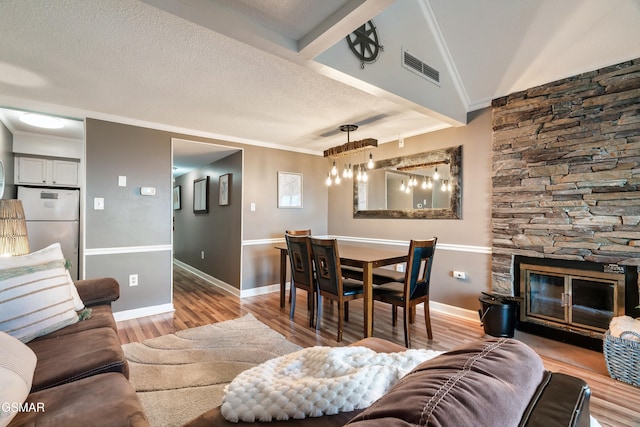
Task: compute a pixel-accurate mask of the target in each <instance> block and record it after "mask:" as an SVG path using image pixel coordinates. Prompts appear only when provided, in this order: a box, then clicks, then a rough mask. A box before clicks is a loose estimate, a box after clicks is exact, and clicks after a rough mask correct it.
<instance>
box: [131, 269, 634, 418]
mask: <svg viewBox="0 0 640 427" xmlns="http://www.w3.org/2000/svg"><path fill="white" fill-rule="evenodd" d="M298 292H299V293H298V304H297V307H296V313H295V316H294V318H293V320H290V319H289V305H288V304H287V305H286V307H284V308H280V306H279V295H278V294H277V293H272V294H268V295H262V296H256V297H251V298H243V299H242V300H241V299H239V298H238V297H235V296H232V295H230V294H228V293H226V292H223V291H221V290H219V289H218V288H216V287H214V286H212V285H210V284H209V283H207V282H206V281H204V280H202V279H200V278H198V277H195V276H193V275H191V274H189V273H188V272H187V271H185V270H183V269H181V268H179V267H178V266H174V297H173V304H174V306H175V309H176V310H175V312H174V313H173V314H163V315H156V316H149V317H144V318H140V319H135V320H128V321H122V322H118V329H119V332H118V333H119V336H120V340H121V341H122V343H128V342H136V341H143V340H145V339H147V338H152V337H156V336H160V335H164V334H169V333H173V332H176V331H178V330H182V329H187V328H192V327H196V326H201V325H206V324H209V323H215V322H221V321H223V320H229V319H235V318H238V317H241V316H243V315H245V314H247V313H251V314H253V315H254V316H255V317H256V318H257V319H258V320H260V321H262V322H263V323H265V324H267V325H268V326H269V327H271V328H272V329H274V330H276V331H278V332H280V333H281V334H283V335H284V336H286V337H287V339H289V340H290V341H292V342H295V343H297V344H299V345H301V346H303V347H309V346H314V345H326V346H337V345H347V344H350V343H352V342H355V341H357V340H359V339H361V338H362V331H363V328H362V325H363V318H362V302H361V301H352V302H351V303H350V310H349V321H348V322H346V323H345V330H344V337H343V341H342V342H341V343H337V342H336V340H335V339H336V331H337V320H336V313H337V310H335V306H332V305H329V303H328V302H327V303H326V305H325V307H324V310H323V311H324V313H323V317H324V318H323V322H322V327H321V330H320V331H319V332H316V331H315V330H314V329H311V328H309V326H308V319H307V309H306V294H305V292H304V291H298ZM374 315H375V325H374V336H375V337H379V338H384V339H387V340H390V341H394V342H396V343H398V344H403V342H404V335H403V331H402V321H401V319H400V318H399V319H398V326H397V327H395V328H393V327H392V326H391V310H390V309H389V307H388V305H387V304H382V303H376V304H375V314H374ZM416 319H417V320H416V323H415V324H413V325H411V337H412V340H411V341H412V346H413V347H414V348H430V349H435V350H449V349H452V348H454V347H456V346H458V345H460V344H462V343H465V342H469V341H472V340H475V339H478V338H481V337H483V336H484V330H483V328H482V326H481V325H480V322H479V321H470V320H466V319H461V318H458V317H454V316H450V315H447V314H443V313H439V312H434V311H432V312H431V324H432V328H433V340H431V341H428V340H427V338H426V330H425V327H424V315H423V312H422V308H421V307H419V308H418V313H417V317H416ZM516 338H517V339H521V340H522V341H525V342H526V343H527V344H529V345H531V347H532V348H534V350H536V351H537V352H538V354H540V355H541V357H542V359H543V361H544V364H545V366H546V367H547V369H549V370H551V371H557V372H564V373H566V374H569V375H574V376H577V377H580V378H583V379H584V380H585V381H586V382H587V383H588V384H589V386H590V387H591V392H592V395H591V405H590V407H591V414H592V415H593V416H594V417H595V418H596V419H597V420H598V421H599V422H600V424H601V425H603V426H616V427H617V426H640V388H636V387H633V386H631V385H627V384H624V383H622V382H619V381H616V380H613V379H611V378H610V377H609V375H608V374H607V371H606V366H605V364H604V358H603V355H602V353H598V352H594V351H590V350H585V349H582V348H578V347H574V346H571V345H568V344H563V343H558V342H556V341H551V340H546V339H542V338H539V337H532V336H528V335H526V334H522V333H520V332H519V331H517V332H516ZM638 368H639V369H640V367H638Z"/></svg>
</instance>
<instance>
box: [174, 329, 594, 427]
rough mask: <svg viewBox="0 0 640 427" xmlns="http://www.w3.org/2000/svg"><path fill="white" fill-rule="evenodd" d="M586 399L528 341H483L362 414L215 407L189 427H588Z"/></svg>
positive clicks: (420, 371)
mask: <svg viewBox="0 0 640 427" xmlns="http://www.w3.org/2000/svg"><path fill="white" fill-rule="evenodd" d="M353 345H364V346H366V347H369V348H371V349H373V350H375V351H378V352H392V351H402V350H404V347H401V346H399V345H397V344H394V343H391V342H388V341H385V340H380V339H376V338H368V339H365V340H362V341H359V342H357V343H354V344H353ZM590 394H591V392H590V389H589V387H588V385H587V384H586V383H585V382H584V381H583V380H581V379H579V378H576V377H572V376H569V375H565V374H561V373H552V372H549V371H547V370H545V368H544V366H543V364H542V360H541V359H540V357H539V356H538V355H537V354H536V353H535V352H534V351H533V350H532V349H531V348H529V347H528V346H526V345H525V344H523V343H521V342H519V341H516V340H514V339H508V338H487V339H482V340H478V341H474V342H471V343H469V344H466V345H464V346H462V347H460V348H458V349H456V350H453V351H450V352H447V353H445V354H442V355H440V356H438V357H436V358H434V359H431V360H429V361H426V362H424V363H422V364H420V365H419V366H417V367H416V368H415V369H414V370H413V371H412V372H411V373H409V374H408V375H406V376H405V377H404V378H403V379H402V380H400V382H398V383H397V384H396V385H395V386H393V387H392V388H391V390H390V391H389V392H388V393H387V394H386V395H384V396H383V397H382V398H380V399H379V400H378V401H376V402H375V403H374V404H373V405H371V406H370V407H369V408H367V409H365V410H358V411H353V412H348V413H341V414H337V415H331V416H323V417H317V418H306V419H303V420H288V421H273V422H270V423H259V422H255V423H243V422H240V423H231V422H228V421H226V420H225V419H224V418H223V417H222V414H221V413H220V408H219V407H218V408H215V409H212V410H211V411H208V412H206V413H204V414H202V415H201V416H199V417H198V418H196V419H194V420H192V421H191V422H189V423H187V424H186V426H187V427H202V426H220V427H231V426H236V427H238V426H239V427H266V426H268V427H296V426H300V427H302V426H305V427H315V426H317V427H320V426H322V427H327V426H329V427H330V426H343V425H349V426H351V425H353V426H354V427H370V426H385V427H386V426H391V427H394V426H411V425H429V426H442V427H444V426H456V427H457V426H527V427H553V426H577V427H587V426H589V425H590V414H589V397H590Z"/></svg>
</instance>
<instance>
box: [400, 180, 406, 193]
mask: <svg viewBox="0 0 640 427" xmlns="http://www.w3.org/2000/svg"><path fill="white" fill-rule="evenodd" d="M404 189H405V187H404V179H403V180H402V184H400V191H404Z"/></svg>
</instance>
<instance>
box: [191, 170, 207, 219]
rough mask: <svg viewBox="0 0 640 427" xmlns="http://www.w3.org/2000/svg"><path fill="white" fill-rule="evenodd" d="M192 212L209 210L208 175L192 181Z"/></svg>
mask: <svg viewBox="0 0 640 427" xmlns="http://www.w3.org/2000/svg"><path fill="white" fill-rule="evenodd" d="M193 212H194V213H207V212H209V177H208V176H205V177H204V178H199V179H196V180H194V181H193Z"/></svg>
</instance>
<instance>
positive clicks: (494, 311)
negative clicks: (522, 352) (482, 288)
mask: <svg viewBox="0 0 640 427" xmlns="http://www.w3.org/2000/svg"><path fill="white" fill-rule="evenodd" d="M479 300H480V302H481V303H482V309H481V310H478V314H479V315H480V322H481V323H482V326H484V333H485V334H488V335H491V336H494V337H507V338H513V334H514V332H515V328H516V320H517V317H518V301H517V300H515V299H513V298H511V297H505V296H501V295H490V294H485V293H484V292H483V293H482V296H481V297H480V298H479Z"/></svg>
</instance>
